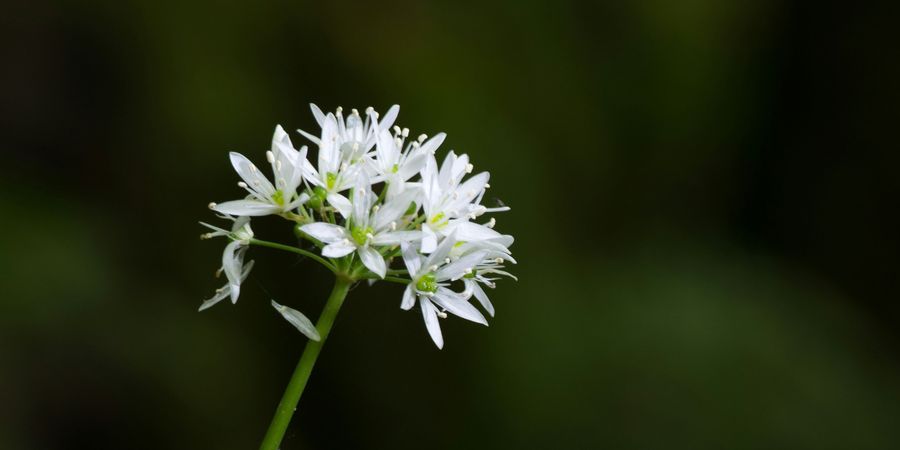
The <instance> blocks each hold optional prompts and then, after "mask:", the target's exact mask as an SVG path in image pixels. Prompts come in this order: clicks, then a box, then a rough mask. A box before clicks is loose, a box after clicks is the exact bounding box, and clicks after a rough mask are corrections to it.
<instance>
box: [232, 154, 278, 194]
mask: <svg viewBox="0 0 900 450" xmlns="http://www.w3.org/2000/svg"><path fill="white" fill-rule="evenodd" d="M228 156H229V158H231V165H232V166H233V167H234V171H235V172H237V174H238V175H239V176H240V177H241V179H243V180H244V182H245V183H247V186H248V187H249V188H250V189H252V190H253V191H255V192H257V193H259V195H260V196H262V197H264V198H272V194H274V193H275V187H274V186H272V183H270V182H269V180H268V179H266V177H265V176H264V175H263V174H262V172H260V171H259V168H257V167H256V166H255V165H254V164H253V163H252V162H250V160H249V159H247V157H246V156H244V155H242V154H240V153H237V152H231V153H229V154H228Z"/></svg>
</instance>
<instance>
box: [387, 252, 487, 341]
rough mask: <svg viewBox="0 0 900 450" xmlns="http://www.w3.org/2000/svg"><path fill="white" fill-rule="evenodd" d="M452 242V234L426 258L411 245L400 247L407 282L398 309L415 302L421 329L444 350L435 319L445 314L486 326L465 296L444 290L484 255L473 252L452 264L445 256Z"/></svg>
mask: <svg viewBox="0 0 900 450" xmlns="http://www.w3.org/2000/svg"><path fill="white" fill-rule="evenodd" d="M456 243H457V241H456V239H455V238H454V236H453V235H450V236H448V237H446V238H444V240H443V241H442V242H441V245H439V246H438V247H437V248H436V249H435V251H434V252H432V253H431V254H430V255H429V256H428V257H427V258H426V257H424V256H423V255H421V254H419V252H417V251H416V249H415V247H414V246H413V245H411V244H408V243H403V244H401V248H402V249H403V262H404V264H406V270H407V271H408V272H409V276H410V278H411V282H410V283H409V284H408V285H407V286H406V289H405V290H404V291H403V300H402V302H401V303H400V307H401V308H403V309H405V310H409V309H410V308H412V307H413V305H414V304H415V302H416V299H418V301H419V306H420V307H421V308H422V318H423V319H424V320H425V327H426V329H427V330H428V334H429V335H430V336H431V339H432V340H433V341H434V343H435V345H437V346H438V348H443V347H444V338H443V336H442V335H441V326H440V324H439V323H438V318H439V317H441V318H443V317H446V313H447V312H449V313H451V314H453V315H456V316H459V317H462V318H463V319H466V320H470V321H472V322H476V323H480V324H482V325H487V320H486V319H485V318H484V315H482V314H481V313H480V312H479V311H478V309H476V308H475V307H474V306H472V304H470V303H469V301H468V299H469V297H468V296H467V295H466V294H465V293H458V292H454V291H452V290H450V289H449V288H448V287H447V286H448V285H449V283H448V282H449V281H454V280H458V279H460V278H462V277H463V276H465V275H466V274H467V273H471V271H472V268H473V267H474V266H475V265H476V264H478V263H479V262H481V261H482V260H483V259H484V256H485V255H486V254H487V253H486V252H485V251H477V252H473V253H470V254H468V255H465V256H463V257H461V258H459V259H457V260H456V261H450V258H449V257H448V256H449V255H450V250H451V249H452V248H453V247H454V246H455V245H456Z"/></svg>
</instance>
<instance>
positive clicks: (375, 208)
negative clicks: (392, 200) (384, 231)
mask: <svg viewBox="0 0 900 450" xmlns="http://www.w3.org/2000/svg"><path fill="white" fill-rule="evenodd" d="M379 209H381V205H375V206H373V207H372V212H378V210H379Z"/></svg>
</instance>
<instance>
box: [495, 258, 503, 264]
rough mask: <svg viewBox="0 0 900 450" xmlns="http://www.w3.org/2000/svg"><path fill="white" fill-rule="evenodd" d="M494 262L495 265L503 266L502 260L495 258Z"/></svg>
mask: <svg viewBox="0 0 900 450" xmlns="http://www.w3.org/2000/svg"><path fill="white" fill-rule="evenodd" d="M494 262H495V263H497V264H503V258H497V259H495V260H494Z"/></svg>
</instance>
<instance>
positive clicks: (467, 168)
mask: <svg viewBox="0 0 900 450" xmlns="http://www.w3.org/2000/svg"><path fill="white" fill-rule="evenodd" d="M473 170H475V166H473V165H472V164H466V173H472V171H473Z"/></svg>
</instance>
